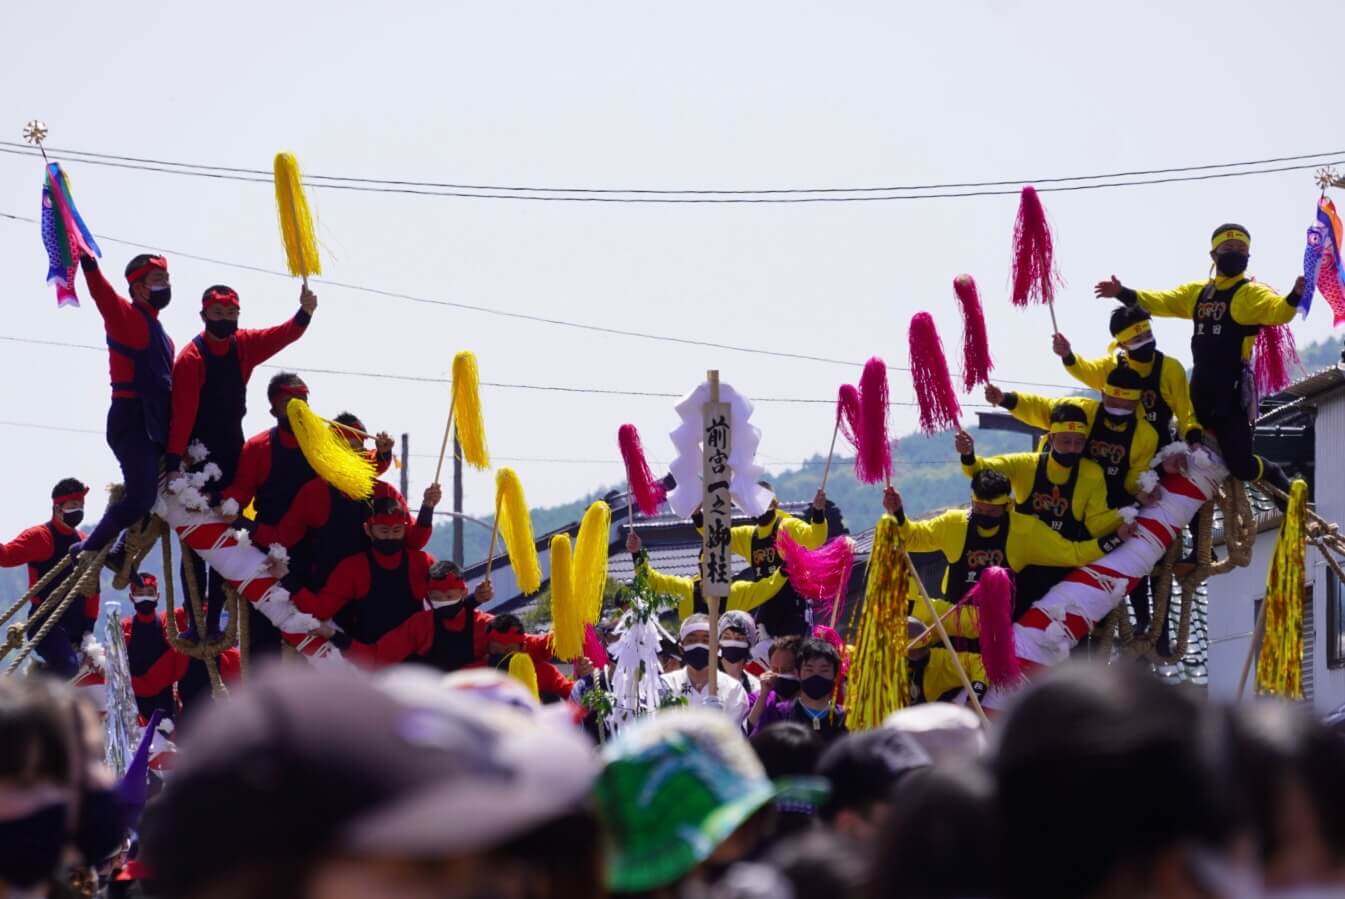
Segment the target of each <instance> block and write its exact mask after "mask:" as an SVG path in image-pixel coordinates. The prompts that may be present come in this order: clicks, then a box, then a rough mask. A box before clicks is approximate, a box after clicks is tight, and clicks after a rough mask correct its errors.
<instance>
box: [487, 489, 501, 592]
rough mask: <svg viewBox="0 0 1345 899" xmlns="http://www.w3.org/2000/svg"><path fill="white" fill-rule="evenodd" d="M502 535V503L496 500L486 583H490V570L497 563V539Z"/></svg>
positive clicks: (488, 552)
mask: <svg viewBox="0 0 1345 899" xmlns="http://www.w3.org/2000/svg"><path fill="white" fill-rule="evenodd" d="M499 533H500V501H499V499H498V498H497V499H496V500H495V520H494V521H493V522H492V523H491V526H490V549H489V551H487V553H486V577H485V580H486V583H490V568H491V565H493V564H494V563H495V537H496V536H497V535H498V534H499Z"/></svg>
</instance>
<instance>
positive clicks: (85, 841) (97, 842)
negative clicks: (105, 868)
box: [74, 789, 126, 865]
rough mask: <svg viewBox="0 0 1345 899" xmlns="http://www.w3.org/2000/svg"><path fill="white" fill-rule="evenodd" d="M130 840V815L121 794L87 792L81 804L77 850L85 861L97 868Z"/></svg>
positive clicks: (86, 790) (97, 791) (115, 792)
mask: <svg viewBox="0 0 1345 899" xmlns="http://www.w3.org/2000/svg"><path fill="white" fill-rule="evenodd" d="M125 838H126V813H125V812H124V811H123V809H122V804H121V800H120V798H119V797H118V796H117V791H116V790H114V789H110V790H93V789H85V790H84V793H83V795H82V797H81V799H80V803H79V827H78V828H77V829H76V830H75V840H74V842H75V848H77V849H78V850H79V851H80V853H81V854H82V855H83V856H84V861H86V862H87V863H89V864H90V865H97V864H99V863H100V862H101V861H102V860H103V859H105V858H107V857H108V856H109V855H111V854H112V853H113V852H116V851H117V849H119V848H120V847H121V843H122V840H124V839H125Z"/></svg>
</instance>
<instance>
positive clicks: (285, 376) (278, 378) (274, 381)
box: [266, 371, 308, 402]
mask: <svg viewBox="0 0 1345 899" xmlns="http://www.w3.org/2000/svg"><path fill="white" fill-rule="evenodd" d="M307 386H308V385H307V384H305V383H304V379H303V378H301V377H299V376H298V375H297V374H295V373H294V372H292V371H282V372H280V373H279V374H277V375H275V376H273V377H272V378H271V380H270V381H268V382H267V384H266V399H267V401H268V402H275V398H276V391H277V390H279V389H280V388H281V387H307Z"/></svg>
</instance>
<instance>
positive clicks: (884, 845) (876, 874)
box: [870, 763, 1000, 899]
mask: <svg viewBox="0 0 1345 899" xmlns="http://www.w3.org/2000/svg"><path fill="white" fill-rule="evenodd" d="M891 800H892V813H891V815H889V816H888V818H887V821H886V822H884V824H883V826H882V828H881V829H880V831H879V834H878V837H877V839H876V840H875V842H874V847H873V848H874V850H875V851H874V859H875V864H874V869H873V882H872V886H871V892H870V895H871V896H873V897H875V899H877V897H886V896H891V895H893V894H900V895H902V896H919V897H921V899H963V897H968V896H994V895H997V888H998V883H999V882H998V878H997V871H996V867H997V864H998V855H999V848H1000V843H999V840H998V838H997V836H996V834H995V789H994V779H993V778H991V777H990V775H989V773H988V772H986V770H985V769H984V768H982V767H980V766H979V765H975V764H956V763H955V764H952V765H947V766H942V765H940V766H936V767H929V768H925V769H922V770H920V771H914V772H912V773H911V775H910V776H909V777H906V778H905V779H903V780H902V781H901V783H899V784H898V785H897V787H896V790H895V791H894V792H893V793H892V796H891ZM972 859H975V863H974V864H973V863H971V861H972Z"/></svg>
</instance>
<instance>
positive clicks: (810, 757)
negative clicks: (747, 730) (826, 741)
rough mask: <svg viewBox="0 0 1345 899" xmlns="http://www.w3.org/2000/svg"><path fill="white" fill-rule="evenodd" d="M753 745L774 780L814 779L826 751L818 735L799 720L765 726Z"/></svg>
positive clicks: (754, 736) (757, 734)
mask: <svg viewBox="0 0 1345 899" xmlns="http://www.w3.org/2000/svg"><path fill="white" fill-rule="evenodd" d="M749 742H750V743H751V744H752V749H753V750H754V751H755V752H756V754H757V758H758V759H760V760H761V766H762V767H763V768H765V769H766V776H767V777H769V778H770V779H771V780H777V779H779V778H781V777H811V776H812V773H813V771H815V770H816V769H817V760H818V758H819V757H820V756H821V755H822V750H823V749H824V748H825V747H824V745H823V743H822V740H821V738H819V737H818V736H817V734H815V733H814V732H813V731H812V730H810V729H809V728H807V727H804V726H803V725H802V724H800V723H799V722H797V721H777V722H776V723H775V724H771V725H768V726H766V727H763V728H762V729H761V730H759V731H757V732H756V733H755V734H753V735H752V739H751V740H750V741H749Z"/></svg>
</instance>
